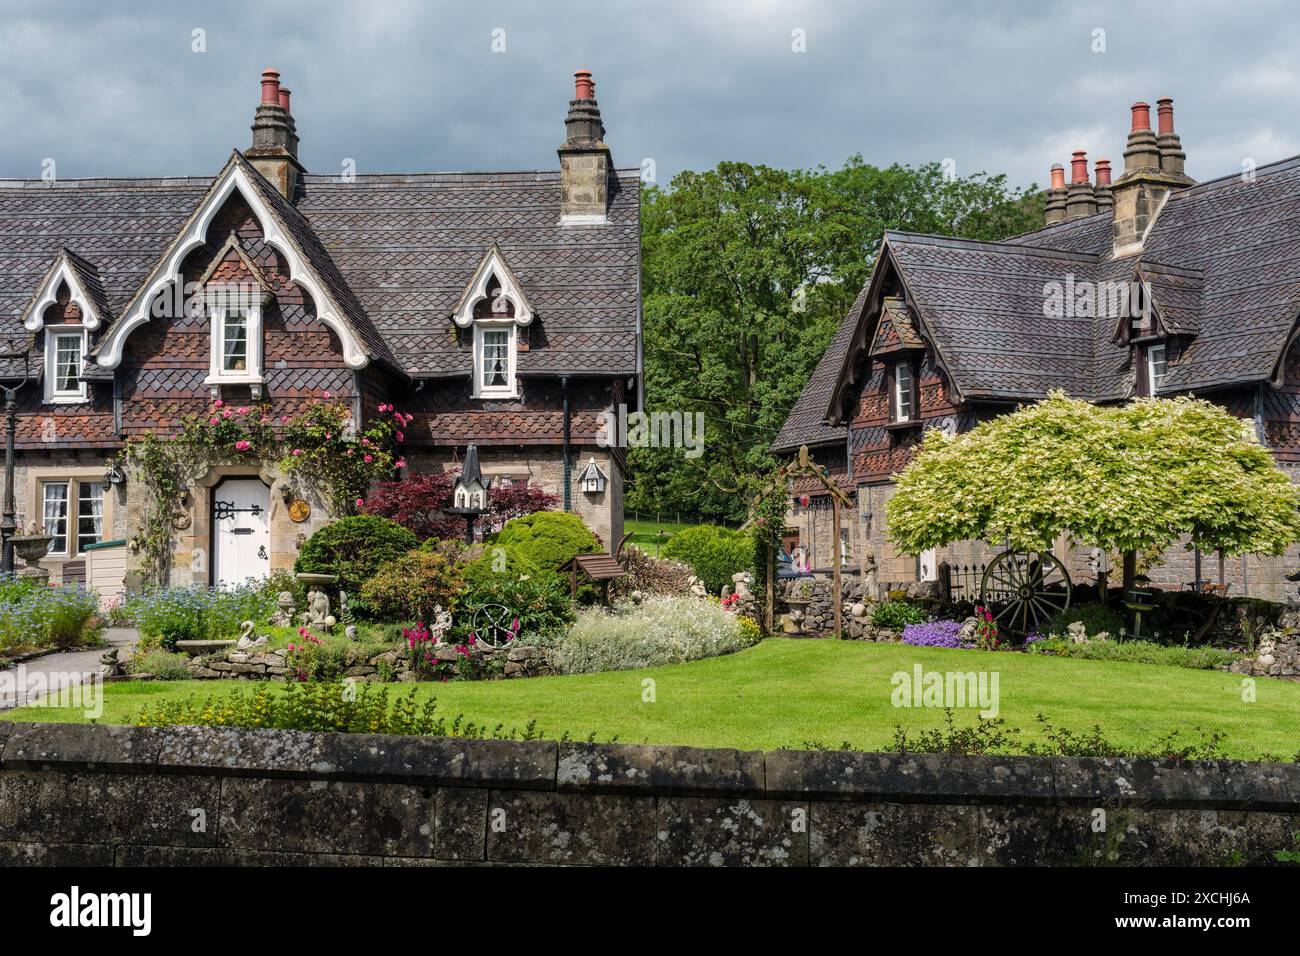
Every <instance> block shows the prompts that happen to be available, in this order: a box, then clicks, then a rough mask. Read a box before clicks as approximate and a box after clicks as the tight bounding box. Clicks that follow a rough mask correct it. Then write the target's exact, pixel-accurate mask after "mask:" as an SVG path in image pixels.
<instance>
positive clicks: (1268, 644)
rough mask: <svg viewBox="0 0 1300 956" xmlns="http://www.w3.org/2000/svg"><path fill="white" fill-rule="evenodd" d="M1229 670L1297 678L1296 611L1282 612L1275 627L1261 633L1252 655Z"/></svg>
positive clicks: (1299, 620) (1299, 641)
mask: <svg viewBox="0 0 1300 956" xmlns="http://www.w3.org/2000/svg"><path fill="white" fill-rule="evenodd" d="M1232 670H1233V671H1234V672H1235V673H1238V674H1249V675H1251V676H1253V677H1280V678H1282V679H1283V680H1293V681H1300V611H1285V612H1283V614H1282V617H1281V619H1280V620H1279V621H1278V626H1277V627H1276V628H1273V629H1270V630H1268V631H1266V632H1265V633H1264V634H1262V635H1261V636H1260V638H1259V643H1258V645H1257V646H1256V649H1255V655H1254V657H1252V658H1249V659H1248V660H1242V661H1237V662H1236V663H1235V664H1233V665H1232Z"/></svg>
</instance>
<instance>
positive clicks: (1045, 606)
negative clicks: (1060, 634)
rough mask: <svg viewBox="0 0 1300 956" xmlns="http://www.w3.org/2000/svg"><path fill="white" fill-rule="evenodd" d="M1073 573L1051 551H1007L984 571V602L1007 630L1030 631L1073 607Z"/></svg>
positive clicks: (982, 586) (981, 593) (981, 597)
mask: <svg viewBox="0 0 1300 956" xmlns="http://www.w3.org/2000/svg"><path fill="white" fill-rule="evenodd" d="M1072 590H1073V585H1072V584H1071V583H1070V573H1069V572H1068V571H1067V570H1066V569H1065V565H1064V564H1062V563H1061V562H1060V561H1059V560H1058V559H1057V557H1056V555H1054V554H1052V553H1051V552H1049V551H1039V552H1032V551H1029V552H1026V551H1003V552H1002V553H1001V554H999V555H998V556H997V557H996V558H994V559H993V561H992V563H991V564H989V566H988V567H987V568H985V570H984V577H983V578H982V579H981V580H980V602H981V603H982V604H983V605H984V607H986V608H988V609H989V610H990V611H992V613H993V618H994V620H996V621H997V623H998V626H999V627H1000V628H1002V629H1003V630H1007V631H1015V632H1017V633H1020V634H1029V633H1032V632H1033V631H1035V630H1037V629H1038V628H1040V627H1042V626H1043V625H1044V624H1045V623H1047V621H1048V619H1049V618H1051V617H1052V616H1053V615H1054V614H1057V613H1058V612H1060V611H1064V610H1065V609H1066V608H1067V607H1069V606H1070V594H1071V592H1072Z"/></svg>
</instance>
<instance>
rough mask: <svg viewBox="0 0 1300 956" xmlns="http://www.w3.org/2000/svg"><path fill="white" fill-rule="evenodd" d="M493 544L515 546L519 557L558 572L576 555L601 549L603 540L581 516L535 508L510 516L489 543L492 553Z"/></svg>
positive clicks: (540, 568) (538, 566) (539, 568)
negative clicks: (597, 536)
mask: <svg viewBox="0 0 1300 956" xmlns="http://www.w3.org/2000/svg"><path fill="white" fill-rule="evenodd" d="M493 544H498V545H503V546H505V547H507V548H510V547H513V548H514V549H515V555H516V556H517V557H518V558H520V559H522V560H523V561H525V562H528V563H530V564H532V565H533V566H534V567H536V568H537V569H538V570H540V571H557V570H558V569H559V568H560V566H561V565H563V564H565V563H566V562H568V561H569V560H570V559H572V558H573V556H574V555H577V554H590V553H594V552H596V551H599V550H601V547H600V541H599V540H598V539H597V538H596V536H595V535H594V534H592V533H591V530H590V529H589V528H588V527H587V526H586V525H585V524H583V523H582V519H581V518H579V517H578V516H577V515H575V514H570V513H568V512H566V511H536V512H534V513H533V514H530V515H523V516H522V517H519V518H511V519H510V520H509V521H507V522H506V523H505V526H504V527H503V528H502V529H501V531H500V532H499V533H498V534H497V536H496V538H495V540H494V541H493V542H492V543H491V544H489V545H488V554H489V555H490V554H491V551H492V545H493Z"/></svg>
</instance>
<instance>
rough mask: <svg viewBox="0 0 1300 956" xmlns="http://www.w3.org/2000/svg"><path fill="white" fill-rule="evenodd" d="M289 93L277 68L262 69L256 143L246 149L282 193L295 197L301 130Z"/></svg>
mask: <svg viewBox="0 0 1300 956" xmlns="http://www.w3.org/2000/svg"><path fill="white" fill-rule="evenodd" d="M289 96H290V93H289V91H288V90H287V89H285V88H284V87H282V86H280V74H279V72H278V71H276V70H263V71H262V101H261V102H260V103H259V104H258V107H257V113H256V114H255V115H254V117H253V145H252V147H251V148H250V149H247V150H245V151H244V157H245V158H246V159H247V160H248V161H249V162H250V163H252V165H253V168H254V169H256V170H257V171H258V172H259V173H261V174H262V175H263V176H265V177H266V178H267V179H268V180H270V181H271V183H272V184H273V185H274V186H275V188H276V189H278V190H279V191H280V195H282V196H284V197H285V198H286V199H289V200H292V199H293V194H294V189H295V188H296V187H297V185H298V176H299V174H300V173H302V172H303V171H304V170H303V168H302V166H301V165H300V164H299V162H298V130H297V126H296V124H295V123H294V121H293V116H292V114H290V112H289Z"/></svg>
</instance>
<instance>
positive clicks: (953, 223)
mask: <svg viewBox="0 0 1300 956" xmlns="http://www.w3.org/2000/svg"><path fill="white" fill-rule="evenodd" d="M1041 215H1042V214H1041V204H1040V203H1039V201H1038V198H1037V196H1036V194H1033V193H1021V192H1018V191H1015V190H1011V189H1009V188H1008V187H1007V185H1006V181H1005V178H1004V177H1002V176H987V175H984V174H982V173H980V174H976V175H974V176H970V177H966V178H956V177H952V176H946V175H945V174H944V171H943V169H942V168H941V167H940V165H939V164H937V163H932V164H929V165H926V166H921V167H919V168H913V167H907V166H897V165H895V166H891V167H889V168H887V169H880V168H877V167H874V166H870V165H867V164H866V163H864V162H863V161H862V159H861V157H856V156H855V157H853V158H852V159H850V160H849V162H848V163H846V164H845V165H844V167H843V168H841V169H837V170H826V169H820V168H819V169H816V170H784V169H773V168H770V167H766V166H755V165H750V164H748V163H722V164H720V165H719V166H718V167H717V168H716V169H713V170H709V171H707V172H684V173H682V174H680V175H679V176H677V177H676V178H675V179H674V180H673V182H672V184H671V188H669V189H668V190H659V189H655V188H653V187H652V188H649V189H647V190H646V191H645V193H644V206H643V210H642V228H643V262H644V273H645V276H644V284H645V336H646V397H647V405H648V407H649V408H650V410H652V411H653V410H656V409H659V410H665V411H671V410H675V411H682V412H688V413H701V414H703V415H704V421H705V436H706V445H705V447H706V451H705V454H704V455H703V456H702V457H700V458H697V459H690V458H687V457H685V456H683V455H682V454H681V452H680V450H672V449H639V450H634V451H633V452H632V455H631V459H632V482H631V488H630V490H629V494H628V505H629V507H631V508H638V509H643V510H655V509H662V510H664V511H677V512H681V513H684V514H690V515H695V516H701V517H706V516H707V517H712V518H738V517H741V516H743V514H744V502H745V501H746V500H747V497H746V496H745V495H740V494H738V493H737V492H738V491H739V490H740V489H741V488H742V487H743V486H744V485H745V484H747V483H748V482H749V477H748V476H752V475H757V474H762V473H766V472H767V471H768V470H769V469H770V468H771V466H772V465H773V461H772V459H771V457H770V456H769V455H768V454H767V446H768V445H769V444H770V443H771V441H772V439H773V438H774V437H775V436H776V434H777V432H778V431H779V430H780V428H781V424H782V423H783V422H784V420H785V417H786V415H787V414H788V413H789V411H790V408H791V406H792V405H793V404H794V402H795V400H796V399H797V398H798V397H799V394H800V392H801V391H802V390H803V387H804V385H805V384H806V383H807V381H808V377H809V375H810V374H811V372H812V369H813V367H814V366H815V365H816V364H817V361H818V360H819V359H820V358H821V355H822V353H823V352H824V351H825V349H826V346H827V345H828V344H829V342H830V339H831V337H832V336H833V335H834V333H835V329H836V328H837V327H838V324H839V322H840V320H841V318H842V317H843V315H844V313H845V312H846V311H847V310H848V307H849V306H850V304H851V303H852V302H853V299H854V298H855V297H856V296H857V293H858V291H859V289H860V288H861V287H862V285H863V283H864V282H865V281H866V279H867V277H868V275H869V274H870V271H871V268H872V266H873V264H874V259H875V255H876V251H877V249H878V247H879V243H880V238H881V233H882V232H883V231H884V230H885V229H905V230H911V231H916V232H930V233H940V234H946V235H962V236H968V237H972V238H982V239H996V238H1002V237H1005V236H1007V235H1011V234H1014V233H1017V232H1024V231H1027V230H1029V229H1032V228H1034V227H1035V226H1036V225H1037V224H1039V223H1041V221H1042V218H1041Z"/></svg>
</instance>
